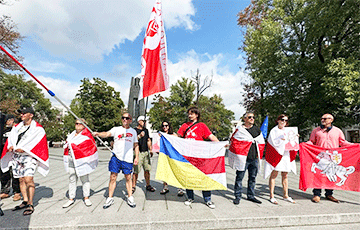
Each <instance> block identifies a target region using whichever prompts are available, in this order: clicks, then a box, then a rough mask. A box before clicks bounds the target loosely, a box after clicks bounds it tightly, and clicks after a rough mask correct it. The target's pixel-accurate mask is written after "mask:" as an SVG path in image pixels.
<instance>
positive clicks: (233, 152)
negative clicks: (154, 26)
mask: <svg viewBox="0 0 360 230" xmlns="http://www.w3.org/2000/svg"><path fill="white" fill-rule="evenodd" d="M230 142H231V143H230V147H229V165H230V167H231V168H233V169H235V170H238V171H244V170H245V164H246V158H247V155H248V153H249V150H250V147H251V145H252V143H256V147H257V152H258V158H259V159H262V157H263V153H264V148H265V140H264V137H263V135H262V134H261V133H260V134H259V136H257V137H255V138H253V137H252V136H251V134H250V133H249V132H248V131H247V130H246V129H245V128H244V127H242V126H238V127H237V128H236V130H235V132H234V133H233V135H232V137H231V139H230ZM260 165H261V164H259V167H260Z"/></svg>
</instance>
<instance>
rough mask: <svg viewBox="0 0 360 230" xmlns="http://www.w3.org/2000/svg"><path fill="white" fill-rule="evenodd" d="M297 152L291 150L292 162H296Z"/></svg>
mask: <svg viewBox="0 0 360 230" xmlns="http://www.w3.org/2000/svg"><path fill="white" fill-rule="evenodd" d="M297 152H298V151H296V150H290V161H291V162H292V161H294V160H295V159H296V155H297Z"/></svg>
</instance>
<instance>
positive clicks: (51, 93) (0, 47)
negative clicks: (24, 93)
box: [0, 45, 113, 152]
mask: <svg viewBox="0 0 360 230" xmlns="http://www.w3.org/2000/svg"><path fill="white" fill-rule="evenodd" d="M0 49H1V50H2V51H4V53H6V54H7V55H8V56H9V57H10V58H11V59H12V60H13V61H14V62H16V64H18V65H19V66H20V67H21V68H22V69H23V70H25V72H26V73H28V74H29V75H30V76H31V77H32V78H33V79H34V80H35V81H36V82H37V83H39V84H40V85H41V86H42V87H43V88H44V89H45V90H46V91H47V92H48V93H49V94H50V96H52V97H53V98H55V99H56V100H57V101H58V102H59V103H60V104H61V105H62V106H64V107H65V108H66V109H67V111H69V113H71V115H73V116H74V117H75V118H76V119H77V120H79V121H80V123H81V124H82V125H83V126H85V128H87V129H88V130H89V131H90V132H91V133H93V131H92V130H91V129H90V128H89V127H88V126H87V125H86V124H85V123H84V122H83V121H82V120H81V119H80V118H79V117H78V116H76V114H75V113H74V112H73V111H71V109H70V108H69V107H68V106H67V105H65V104H64V103H63V102H62V101H61V100H60V99H59V98H58V97H57V96H55V93H53V92H52V91H51V90H49V89H48V88H47V87H46V86H45V85H44V84H43V83H41V82H40V81H39V80H38V79H37V78H36V77H35V76H34V75H33V74H32V73H30V71H28V70H27V69H26V68H25V67H24V66H23V65H22V64H21V63H20V62H19V61H18V60H16V59H15V58H14V57H13V56H12V55H11V54H10V53H9V52H7V51H6V50H5V49H4V48H3V47H2V46H1V45H0ZM96 138H97V139H98V140H99V141H100V143H101V144H103V145H104V146H105V147H106V148H107V149H108V150H109V151H110V152H113V151H112V150H111V149H110V147H109V146H108V145H107V144H105V142H103V140H101V138H100V137H98V136H96Z"/></svg>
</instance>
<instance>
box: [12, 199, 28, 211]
mask: <svg viewBox="0 0 360 230" xmlns="http://www.w3.org/2000/svg"><path fill="white" fill-rule="evenodd" d="M27 207H28V203H27V201H23V202H22V203H21V204H20V205H17V206H15V208H13V209H12V210H13V211H16V210H20V209H23V208H27Z"/></svg>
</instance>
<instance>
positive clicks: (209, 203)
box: [206, 201, 215, 209]
mask: <svg viewBox="0 0 360 230" xmlns="http://www.w3.org/2000/svg"><path fill="white" fill-rule="evenodd" d="M206 205H207V206H208V207H209V208H211V209H214V208H215V204H214V203H213V202H211V201H208V202H206Z"/></svg>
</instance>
